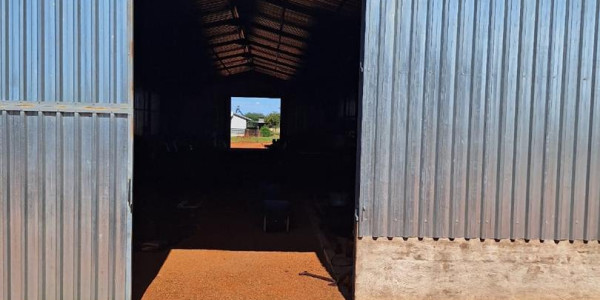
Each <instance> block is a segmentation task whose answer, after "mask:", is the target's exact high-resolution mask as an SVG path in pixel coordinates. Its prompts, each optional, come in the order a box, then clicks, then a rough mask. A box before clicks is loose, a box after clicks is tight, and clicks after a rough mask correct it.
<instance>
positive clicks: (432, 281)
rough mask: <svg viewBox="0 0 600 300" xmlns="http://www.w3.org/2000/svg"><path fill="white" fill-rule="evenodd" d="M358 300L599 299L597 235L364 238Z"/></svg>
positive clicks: (359, 244)
mask: <svg viewBox="0 0 600 300" xmlns="http://www.w3.org/2000/svg"><path fill="white" fill-rule="evenodd" d="M356 248H357V253H356V255H357V258H356V289H355V296H356V299H357V300H363V299H484V298H485V299H600V244H599V243H598V242H589V243H588V244H584V243H583V242H575V243H573V244H571V243H569V242H561V243H559V244H555V243H554V242H553V241H550V242H544V243H541V242H539V241H531V242H529V243H526V242H524V241H515V242H510V241H509V240H506V241H501V242H496V241H493V240H486V241H485V242H481V241H479V240H471V241H465V240H455V241H449V240H439V241H434V240H432V239H424V240H422V241H419V240H417V239H408V240H406V241H405V240H403V239H394V240H388V239H382V238H379V239H377V240H373V239H372V238H370V237H369V238H367V237H365V238H362V239H359V240H358V241H357V244H356Z"/></svg>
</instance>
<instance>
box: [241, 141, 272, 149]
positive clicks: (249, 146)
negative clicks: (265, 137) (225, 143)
mask: <svg viewBox="0 0 600 300" xmlns="http://www.w3.org/2000/svg"><path fill="white" fill-rule="evenodd" d="M271 144H272V142H269V143H260V142H256V143H255V142H231V149H266V148H267V147H266V146H268V145H271Z"/></svg>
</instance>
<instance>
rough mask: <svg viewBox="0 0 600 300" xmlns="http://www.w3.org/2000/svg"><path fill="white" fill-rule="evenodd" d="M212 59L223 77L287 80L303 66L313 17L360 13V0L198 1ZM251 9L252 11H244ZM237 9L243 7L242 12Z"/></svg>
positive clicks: (313, 20)
mask: <svg viewBox="0 0 600 300" xmlns="http://www.w3.org/2000/svg"><path fill="white" fill-rule="evenodd" d="M197 3H198V5H199V6H200V10H201V12H202V14H203V16H202V20H201V22H202V24H203V25H202V26H203V27H204V28H203V29H204V34H205V36H206V37H207V40H208V44H209V47H210V54H211V57H212V59H213V60H214V63H215V65H216V67H217V69H218V71H219V72H220V73H221V74H222V75H224V76H229V75H234V74H238V73H243V72H248V71H257V72H260V73H264V74H267V75H270V76H274V77H277V78H280V79H284V80H287V79H290V78H292V77H293V76H294V75H295V74H296V72H297V71H298V70H299V69H300V68H301V67H302V66H303V64H304V57H305V54H306V53H305V52H306V49H307V44H308V40H309V38H310V35H311V27H312V25H313V23H314V22H315V18H316V17H317V16H325V17H327V15H331V14H340V15H349V16H353V15H356V14H359V13H360V11H361V9H360V0H257V1H248V0H197ZM250 6H252V7H251V8H248V7H250ZM240 7H245V8H244V9H241V10H240Z"/></svg>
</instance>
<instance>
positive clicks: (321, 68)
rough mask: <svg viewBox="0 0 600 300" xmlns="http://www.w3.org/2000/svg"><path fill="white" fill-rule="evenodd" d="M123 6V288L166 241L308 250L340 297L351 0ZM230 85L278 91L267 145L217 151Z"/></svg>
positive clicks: (174, 245) (146, 272)
mask: <svg viewBox="0 0 600 300" xmlns="http://www.w3.org/2000/svg"><path fill="white" fill-rule="evenodd" d="M134 6H135V14H134V20H135V23H134V28H135V31H134V41H135V50H134V58H135V64H134V66H135V67H134V76H135V126H134V127H135V128H134V132H135V154H134V179H135V180H134V210H133V211H134V220H133V249H132V252H133V253H132V255H133V274H132V275H133V276H132V277H133V297H134V299H139V298H141V297H142V296H144V295H145V294H144V293H145V292H147V290H148V288H149V286H150V285H151V283H152V282H153V280H154V279H155V278H156V276H157V274H158V272H159V271H160V269H161V268H162V267H163V265H164V264H165V260H166V259H167V257H168V256H169V253H170V252H171V251H172V250H173V249H209V250H210V249H214V250H227V251H274V252H277V251H281V252H314V253H315V254H316V255H317V256H318V258H319V260H320V262H321V264H322V265H323V266H324V268H325V269H326V270H327V271H328V273H329V276H330V278H332V280H333V281H335V283H337V289H338V290H339V291H340V293H341V294H343V295H344V297H349V295H351V290H352V278H351V277H352V274H353V272H352V263H353V255H354V254H353V240H354V214H355V212H354V208H355V197H354V196H355V174H356V155H357V130H358V128H357V127H358V125H357V124H358V123H357V119H358V105H359V100H358V99H359V71H360V70H359V61H360V40H361V11H362V3H361V2H360V0H257V1H246V0H244V1H242V0H176V1H168V2H166V1H162V0H139V1H135V4H134ZM233 96H242V97H277V98H281V99H282V100H281V115H282V119H281V136H282V138H281V139H280V140H278V141H277V142H276V143H275V144H274V145H273V146H272V147H270V149H267V150H238V149H236V150H231V149H229V139H230V136H229V135H230V131H229V126H230V98H231V97H233ZM273 200H274V202H273ZM269 201H271V202H269ZM288 216H289V232H286V228H285V224H284V223H286V222H287V221H284V219H285V218H284V217H288ZM265 229H266V230H265ZM265 231H266V232H265ZM295 275H296V276H297V275H298V274H295ZM335 283H334V284H333V285H334V286H335V285H336V284H335ZM147 295H148V294H147V293H146V295H145V296H144V297H146V296H147Z"/></svg>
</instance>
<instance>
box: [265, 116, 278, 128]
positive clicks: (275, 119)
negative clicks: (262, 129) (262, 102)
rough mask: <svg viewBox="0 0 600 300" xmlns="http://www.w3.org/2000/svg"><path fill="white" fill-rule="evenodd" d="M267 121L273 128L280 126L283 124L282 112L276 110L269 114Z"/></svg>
mask: <svg viewBox="0 0 600 300" xmlns="http://www.w3.org/2000/svg"><path fill="white" fill-rule="evenodd" d="M265 123H266V124H267V125H268V126H269V127H271V128H273V127H275V128H279V125H280V124H281V114H280V113H276V112H272V113H270V114H268V115H267V116H266V117H265Z"/></svg>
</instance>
